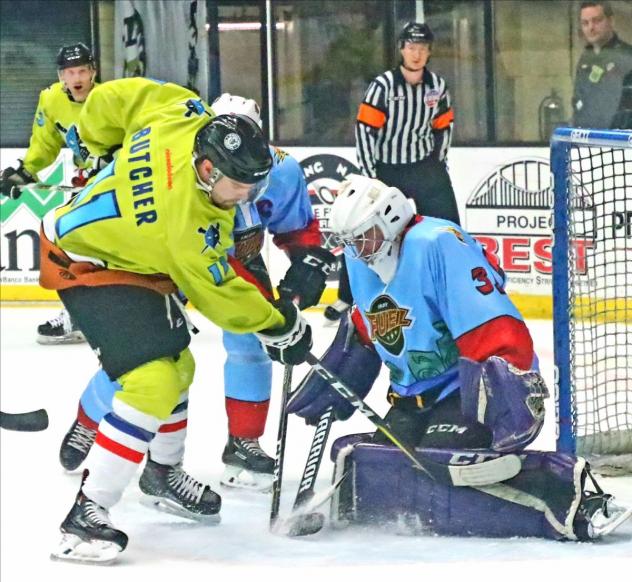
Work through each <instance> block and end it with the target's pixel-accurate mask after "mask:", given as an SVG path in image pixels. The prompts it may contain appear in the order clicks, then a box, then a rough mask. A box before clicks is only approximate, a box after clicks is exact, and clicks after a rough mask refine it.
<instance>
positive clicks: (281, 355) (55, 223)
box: [41, 85, 311, 561]
mask: <svg viewBox="0 0 632 582" xmlns="http://www.w3.org/2000/svg"><path fill="white" fill-rule="evenodd" d="M174 87H175V86H174ZM165 88H166V89H167V90H170V87H167V86H166V85H165ZM178 90H182V89H180V88H178ZM182 91H184V90H182ZM187 93H188V92H187ZM194 97H195V96H194V95H192V94H191V93H188V95H187V99H174V100H173V102H170V101H167V102H166V103H164V102H163V106H162V107H161V108H157V109H152V108H151V107H149V108H146V109H145V110H144V111H143V112H142V113H141V114H139V115H137V116H135V118H134V120H133V121H132V122H130V128H133V131H130V132H127V133H126V134H125V135H124V137H123V140H122V147H121V148H120V150H119V151H118V153H117V154H116V156H115V160H114V161H113V162H111V164H110V165H108V166H107V167H106V168H104V169H103V170H102V171H101V172H100V173H99V174H98V175H97V177H96V178H95V180H94V181H93V182H92V183H91V184H90V185H89V186H88V187H86V188H85V189H84V190H83V191H82V192H81V193H79V195H78V196H77V197H76V198H75V199H74V200H72V201H70V202H69V203H68V204H66V205H65V206H63V207H61V208H58V209H57V210H56V211H54V212H52V213H50V214H49V215H47V216H46V217H45V219H44V221H43V228H42V245H41V257H42V272H41V283H42V285H43V286H45V287H47V288H56V289H58V290H59V294H60V297H61V298H62V301H63V302H64V305H65V306H66V308H67V309H68V311H69V312H70V314H71V315H72V316H73V318H76V320H77V322H78V324H79V326H80V327H81V329H82V330H83V331H84V333H85V335H86V339H87V340H88V342H89V343H90V346H91V347H92V349H93V350H94V351H95V352H96V353H97V354H98V355H99V359H100V362H101V365H102V367H103V369H104V370H105V371H106V372H107V374H108V376H109V377H110V378H112V379H113V380H114V379H115V380H117V382H118V383H119V384H120V385H121V387H122V390H120V391H119V392H117V393H116V396H115V398H114V401H113V405H112V409H113V410H112V412H111V413H109V414H107V415H106V416H105V417H104V418H103V419H102V420H101V422H100V423H99V428H98V432H97V437H96V440H95V445H94V446H93V447H92V449H91V451H90V453H89V455H88V458H87V459H86V462H85V466H86V467H87V469H86V470H85V471H84V481H83V483H82V487H81V489H80V491H79V494H78V495H77V499H76V502H75V503H74V505H73V507H72V509H71V511H70V513H69V514H68V516H67V517H66V519H65V520H64V522H63V523H62V526H61V529H62V533H63V536H62V543H61V546H60V547H59V548H58V549H57V550H56V551H55V552H54V553H53V557H55V558H58V559H69V560H80V561H85V560H91V561H95V560H96V561H108V560H111V559H114V558H115V557H116V555H117V554H118V552H120V551H122V550H123V549H124V548H125V546H126V544H127V536H126V535H125V534H124V533H123V532H121V531H120V530H117V529H115V528H114V527H113V525H112V523H111V522H110V520H109V515H108V509H109V508H110V507H111V506H112V505H114V504H115V503H116V502H117V501H118V500H119V499H120V497H121V495H122V493H123V490H124V489H125V487H126V486H127V484H128V483H129V481H130V480H131V478H132V477H133V475H134V473H135V472H136V469H137V467H138V465H139V464H140V463H141V462H142V460H143V458H144V456H145V454H146V453H149V456H148V459H147V463H146V465H145V468H144V470H143V473H142V476H141V479H140V488H141V490H142V491H143V492H144V493H145V494H146V499H148V500H150V502H151V503H154V504H156V505H160V506H162V507H163V508H166V509H168V510H171V511H174V512H177V513H178V514H181V515H185V516H186V517H190V518H194V519H201V520H215V521H216V520H217V518H218V514H219V510H220V505H221V499H220V497H219V495H217V493H215V492H214V491H212V489H211V488H210V487H209V486H208V485H204V484H202V483H200V482H198V481H197V480H196V479H194V478H193V477H192V476H190V475H188V474H187V473H186V472H184V471H183V470H182V466H181V463H182V458H183V454H184V438H185V434H186V418H187V405H188V399H187V394H188V388H189V386H190V384H191V382H192V380H193V374H194V362H193V358H192V355H191V352H190V351H189V349H188V344H189V341H190V336H189V331H188V329H187V325H186V316H185V313H184V311H183V310H182V309H181V306H180V304H179V301H178V298H177V296H176V294H175V292H176V287H177V288H179V289H181V290H182V291H183V292H184V293H185V294H186V295H187V297H189V299H191V301H192V302H193V303H194V305H195V306H196V308H197V309H198V310H199V311H200V312H201V313H202V314H204V315H205V316H206V317H207V318H208V319H210V320H212V321H213V322H214V323H216V324H218V325H220V326H221V327H222V328H224V329H228V330H230V331H234V332H239V333H249V332H256V333H257V334H258V336H259V338H260V339H261V341H262V343H263V344H264V345H265V347H266V350H267V351H268V353H269V354H270V356H271V357H273V358H274V359H277V360H279V361H282V362H284V363H290V364H294V363H300V362H301V361H302V360H303V359H304V357H305V354H306V353H307V351H308V350H309V349H310V347H311V330H310V328H309V326H308V325H307V324H306V322H305V320H304V319H303V318H302V317H301V315H300V313H299V312H298V309H297V308H296V307H295V306H294V305H293V304H292V303H291V302H287V301H286V302H281V303H278V304H277V306H276V307H275V306H273V305H272V304H270V303H269V302H268V301H267V300H266V299H265V298H264V297H263V295H262V294H261V293H260V292H259V291H258V290H257V288H255V287H254V286H253V285H252V284H250V283H248V282H247V281H245V280H244V279H242V278H240V277H237V276H236V274H235V270H234V269H233V267H232V266H231V259H229V258H228V257H227V255H226V249H227V248H229V247H230V246H232V239H231V232H232V228H233V220H234V206H235V205H236V204H237V203H238V202H240V201H243V200H246V199H254V198H256V196H257V195H258V194H259V193H260V192H261V190H262V188H263V187H264V186H265V184H266V180H267V177H268V173H269V171H270V168H271V166H272V159H271V156H270V151H269V148H268V144H267V142H266V140H265V138H264V137H263V134H262V133H261V130H260V129H259V127H258V126H257V125H256V124H255V123H254V122H253V121H252V120H250V119H249V118H247V117H245V116H241V115H221V116H218V117H215V118H214V119H212V120H211V119H210V115H211V114H210V112H209V111H208V110H207V109H206V107H205V105H204V103H203V102H201V101H200V100H199V99H197V98H195V99H194ZM119 113H121V114H123V115H124V114H125V111H124V110H123V109H121V110H119ZM103 141H107V140H103ZM104 145H107V144H104ZM111 145H114V144H111ZM108 147H110V146H108ZM277 307H278V309H277ZM86 544H87V545H88V546H89V548H86Z"/></svg>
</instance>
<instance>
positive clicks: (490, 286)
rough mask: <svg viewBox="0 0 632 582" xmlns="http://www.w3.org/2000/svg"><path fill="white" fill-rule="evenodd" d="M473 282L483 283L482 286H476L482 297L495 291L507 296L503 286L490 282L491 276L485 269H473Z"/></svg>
mask: <svg viewBox="0 0 632 582" xmlns="http://www.w3.org/2000/svg"><path fill="white" fill-rule="evenodd" d="M472 281H478V282H479V283H482V285H477V286H476V290H477V291H478V292H479V293H480V294H481V295H489V294H490V293H491V292H492V291H493V290H494V289H496V291H498V292H499V293H502V294H503V295H504V294H505V290H504V289H503V288H502V285H499V284H498V283H497V282H494V283H492V282H491V281H490V280H489V276H488V275H487V271H486V270H485V268H484V267H475V268H474V269H472Z"/></svg>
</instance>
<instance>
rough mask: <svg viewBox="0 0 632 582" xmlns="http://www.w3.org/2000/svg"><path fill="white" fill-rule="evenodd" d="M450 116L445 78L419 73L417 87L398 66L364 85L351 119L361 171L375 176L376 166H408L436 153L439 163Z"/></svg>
mask: <svg viewBox="0 0 632 582" xmlns="http://www.w3.org/2000/svg"><path fill="white" fill-rule="evenodd" d="M453 125H454V112H453V111H452V106H451V101H450V94H449V92H448V88H447V85H446V82H445V80H444V79H443V78H442V77H440V76H439V75H437V74H436V73H433V72H432V71H429V70H428V69H427V68H426V69H424V72H423V75H422V81H421V83H419V84H418V85H411V84H409V83H407V82H406V80H405V79H404V76H403V75H402V72H401V70H400V68H399V67H397V68H396V69H393V70H390V71H386V72H385V73H383V74H381V75H379V76H378V77H376V78H375V79H373V81H372V82H371V84H370V85H369V88H368V89H367V91H366V93H365V95H364V100H363V101H362V103H361V105H360V108H359V110H358V117H357V120H356V151H357V157H358V163H359V165H360V168H361V170H362V173H363V174H365V175H366V176H370V177H372V178H375V177H376V176H375V166H376V162H382V163H384V164H408V163H413V162H419V161H421V160H423V159H424V158H426V157H428V156H429V155H430V154H431V153H432V152H433V151H435V150H436V151H437V155H438V158H439V159H440V160H443V159H445V157H446V155H447V153H448V148H449V147H450V142H451V139H452V128H453Z"/></svg>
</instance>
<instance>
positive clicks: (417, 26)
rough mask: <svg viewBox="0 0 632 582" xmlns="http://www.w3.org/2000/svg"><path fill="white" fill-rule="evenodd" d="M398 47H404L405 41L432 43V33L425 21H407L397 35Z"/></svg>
mask: <svg viewBox="0 0 632 582" xmlns="http://www.w3.org/2000/svg"><path fill="white" fill-rule="evenodd" d="M397 40H398V42H399V48H403V47H404V43H405V42H423V43H426V44H432V41H433V40H434V34H432V30H430V27H429V26H428V25H427V24H426V23H425V22H407V23H406V24H405V25H404V28H402V31H401V32H400V33H399V36H398V37H397Z"/></svg>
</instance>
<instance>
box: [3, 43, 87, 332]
mask: <svg viewBox="0 0 632 582" xmlns="http://www.w3.org/2000/svg"><path fill="white" fill-rule="evenodd" d="M57 73H58V76H59V81H58V82H57V83H53V84H52V85H51V86H50V87H48V88H46V89H44V90H43V91H42V92H41V93H40V96H39V102H38V104H37V110H36V113H35V119H34V121H33V130H32V134H31V140H30V143H29V147H28V149H27V151H26V154H25V155H24V160H19V164H18V166H17V168H14V167H8V168H5V169H4V171H3V172H2V174H1V175H0V192H2V194H4V195H6V196H10V197H11V198H18V197H19V196H20V194H21V188H22V187H23V186H25V185H27V184H30V183H33V182H36V181H37V174H38V172H40V171H42V170H44V169H46V168H48V167H49V166H50V165H51V164H52V163H53V162H54V161H55V160H56V159H57V156H58V155H59V152H60V151H61V149H62V148H64V147H68V148H70V150H71V151H72V153H73V160H74V163H75V165H76V166H77V172H76V175H75V176H74V177H73V178H72V185H73V186H78V187H80V186H84V185H85V183H86V182H87V179H88V174H89V168H90V167H91V165H92V163H93V161H92V160H89V159H88V155H89V154H88V150H87V149H86V147H85V146H84V145H83V144H82V143H81V141H80V140H79V137H78V134H77V123H78V121H79V114H80V113H81V109H82V107H83V104H84V103H85V101H86V99H87V97H88V95H89V94H90V91H91V90H92V89H93V87H95V86H96V85H97V83H95V76H96V68H95V63H94V58H93V56H92V53H91V52H90V49H89V48H88V47H87V46H86V45H85V44H83V43H78V44H74V45H68V46H63V47H62V48H61V49H60V50H59V52H58V54H57ZM37 333H38V335H37V341H38V342H39V343H42V344H61V343H77V342H82V341H84V338H83V335H82V333H81V332H80V331H79V330H78V329H77V328H76V326H75V325H74V324H73V322H72V321H71V320H70V318H69V317H68V314H67V313H66V312H65V310H64V311H62V312H61V313H60V314H59V315H58V316H57V317H54V318H53V319H51V320H50V321H48V322H46V323H43V324H42V325H40V326H39V327H38V328H37Z"/></svg>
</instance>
